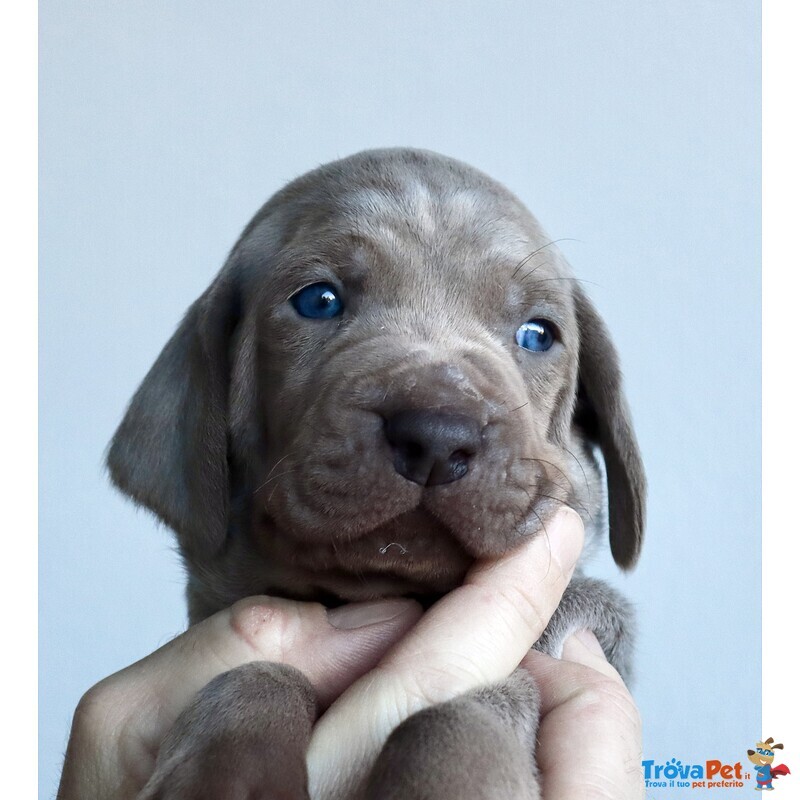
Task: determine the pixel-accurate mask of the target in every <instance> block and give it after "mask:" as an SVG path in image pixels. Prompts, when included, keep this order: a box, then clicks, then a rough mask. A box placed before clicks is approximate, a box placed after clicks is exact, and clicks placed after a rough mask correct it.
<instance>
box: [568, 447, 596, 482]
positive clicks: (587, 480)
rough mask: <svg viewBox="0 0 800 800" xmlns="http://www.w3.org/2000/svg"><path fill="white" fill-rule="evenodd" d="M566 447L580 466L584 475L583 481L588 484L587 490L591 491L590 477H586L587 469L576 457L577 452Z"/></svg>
mask: <svg viewBox="0 0 800 800" xmlns="http://www.w3.org/2000/svg"><path fill="white" fill-rule="evenodd" d="M564 449H565V450H566V451H567V452H568V453H569V454H570V455H571V456H572V458H573V460H574V461H575V463H576V464H577V465H578V466H579V467H580V469H581V474H582V475H583V482H584V483H585V484H586V491H587V492H591V489H590V488H589V479H588V478H587V477H586V470H585V469H584V468H583V464H581V462H580V461H579V460H578V459H577V458H576V456H575V453H573V452H572V450H569V449H568V448H566V447H565V448H564Z"/></svg>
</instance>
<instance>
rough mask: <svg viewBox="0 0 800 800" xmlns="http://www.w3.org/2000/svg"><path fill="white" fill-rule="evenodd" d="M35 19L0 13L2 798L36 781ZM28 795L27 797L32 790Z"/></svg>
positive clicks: (29, 12)
mask: <svg viewBox="0 0 800 800" xmlns="http://www.w3.org/2000/svg"><path fill="white" fill-rule="evenodd" d="M36 38H37V14H36V7H35V5H33V4H26V3H22V4H14V3H7V4H5V5H4V7H3V10H2V11H0V97H2V98H3V111H4V112H5V113H4V115H3V117H4V122H3V125H2V128H0V130H1V131H2V133H1V134H0V153H2V156H0V158H2V164H1V165H0V175H2V176H3V187H2V191H0V221H1V224H2V249H0V254H1V255H0V258H2V264H1V265H0V269H2V296H3V300H4V302H3V304H2V306H3V311H2V314H0V342H2V347H3V354H2V366H3V377H4V381H3V384H4V386H3V389H2V391H0V403H1V404H2V407H1V408H0V421H1V422H2V434H1V435H2V452H3V457H2V459H1V460H0V486H2V495H0V496H2V501H3V515H2V522H3V530H2V550H1V551H0V552H2V556H0V557H2V560H3V564H4V567H5V568H4V569H3V570H2V580H3V584H2V592H3V612H4V613H3V625H2V631H3V640H4V641H3V644H4V645H5V646H4V647H3V648H2V656H1V657H0V686H2V687H3V689H4V691H3V698H2V718H3V724H2V725H0V753H2V754H3V764H4V765H6V767H5V769H4V770H3V772H4V775H3V795H4V796H6V797H31V796H34V794H33V792H35V791H36V790H35V788H34V787H35V786H36V782H37V775H36V771H37V770H36V767H37V746H38V743H37V732H38V727H37V709H38V698H37V671H38V670H37V657H36V633H37V622H36V620H37V568H36V558H37V541H36V531H37V527H38V525H37V519H38V512H37V481H38V477H37V455H38V452H37V451H38V440H37V399H38V398H37V365H38V331H37V297H36V294H37V283H38V276H37V241H36V235H37V188H36V187H37V180H36V178H37V162H36V159H37V128H36V126H37V107H36V82H37V66H36V55H37V42H36ZM31 790H33V791H31Z"/></svg>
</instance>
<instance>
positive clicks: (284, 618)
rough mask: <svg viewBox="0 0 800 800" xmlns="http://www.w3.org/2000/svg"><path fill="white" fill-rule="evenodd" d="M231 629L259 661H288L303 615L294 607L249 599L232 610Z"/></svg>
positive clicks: (281, 603)
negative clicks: (260, 659)
mask: <svg viewBox="0 0 800 800" xmlns="http://www.w3.org/2000/svg"><path fill="white" fill-rule="evenodd" d="M230 625H231V628H232V630H233V633H234V635H235V636H236V638H237V639H238V640H239V641H241V642H243V643H244V644H245V645H246V646H247V647H248V648H249V649H250V650H251V651H253V652H255V653H256V654H257V655H258V656H259V657H261V658H265V659H267V660H270V661H284V660H285V659H286V656H287V654H288V653H289V652H290V651H291V650H292V647H293V645H294V643H295V642H296V640H297V637H298V636H299V632H300V615H299V613H298V611H297V609H296V608H294V607H293V606H292V605H291V604H290V603H283V602H276V601H275V600H273V599H271V598H266V597H247V598H245V599H244V600H239V601H237V602H236V603H234V605H233V606H231V614H230Z"/></svg>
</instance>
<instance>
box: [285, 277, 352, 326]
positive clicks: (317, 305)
mask: <svg viewBox="0 0 800 800" xmlns="http://www.w3.org/2000/svg"><path fill="white" fill-rule="evenodd" d="M291 301H292V305H293V306H294V307H295V310H296V311H297V313H298V314H299V315H300V316H301V317H309V318H310V319H332V318H333V317H338V316H339V314H341V313H342V311H344V303H342V298H341V297H339V293H338V292H337V291H336V288H335V287H334V286H331V284H329V283H312V284H311V286H306V287H305V288H304V289H301V290H300V291H299V292H297V294H295V295H293V296H292V298H291Z"/></svg>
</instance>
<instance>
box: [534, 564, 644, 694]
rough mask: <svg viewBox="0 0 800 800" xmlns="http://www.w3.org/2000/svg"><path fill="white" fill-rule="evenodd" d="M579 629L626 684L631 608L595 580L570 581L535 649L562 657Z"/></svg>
mask: <svg viewBox="0 0 800 800" xmlns="http://www.w3.org/2000/svg"><path fill="white" fill-rule="evenodd" d="M582 628H585V629H587V630H590V631H592V632H593V633H594V634H595V636H597V641H598V642H599V643H600V646H601V647H602V648H603V652H604V653H605V655H606V658H607V659H608V662H609V663H610V664H611V666H612V667H614V669H616V670H617V672H619V674H620V675H621V676H622V679H623V680H624V681H625V683H626V684H629V685H630V683H631V681H632V680H633V666H632V662H633V644H634V640H635V637H636V618H635V614H634V612H633V607H632V606H631V604H630V602H629V601H628V600H626V599H625V598H624V597H623V596H622V595H621V594H620V593H619V592H618V591H617V590H616V589H614V588H612V587H611V586H609V585H608V584H607V583H606V582H605V581H601V580H597V579H595V578H583V577H580V578H573V580H572V581H571V582H570V584H569V586H568V587H567V590H566V591H565V592H564V596H563V597H562V598H561V602H560V603H559V605H558V608H557V609H556V610H555V613H554V614H553V616H552V617H551V618H550V622H549V623H548V625H547V628H546V629H545V631H544V633H543V634H542V635H541V637H540V638H539V641H538V642H536V644H535V645H534V646H533V647H534V649H535V650H539V651H541V652H542V653H546V654H547V655H549V656H553V657H554V658H561V651H562V649H563V647H564V641H565V640H566V639H567V638H568V637H569V636H571V635H572V634H573V633H575V631H578V630H580V629H582Z"/></svg>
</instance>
